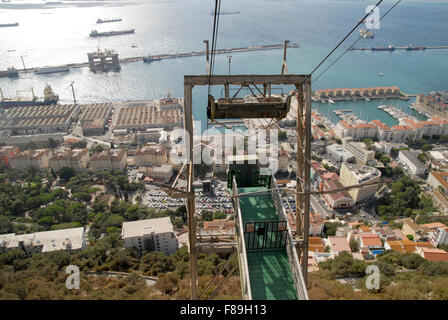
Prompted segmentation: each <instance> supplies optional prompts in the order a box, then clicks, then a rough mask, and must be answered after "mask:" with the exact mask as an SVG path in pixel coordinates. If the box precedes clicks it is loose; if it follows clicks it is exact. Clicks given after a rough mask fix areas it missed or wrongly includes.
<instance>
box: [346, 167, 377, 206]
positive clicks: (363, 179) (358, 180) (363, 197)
mask: <svg viewBox="0 0 448 320" xmlns="http://www.w3.org/2000/svg"><path fill="white" fill-rule="evenodd" d="M340 173H341V175H340V181H341V183H342V184H343V185H344V186H345V187H347V186H353V185H361V187H360V188H354V189H350V190H349V191H348V193H349V194H350V196H351V197H352V199H353V200H354V201H355V203H358V202H362V201H368V200H371V199H373V197H374V195H375V193H376V190H377V189H378V185H368V186H364V187H362V185H365V184H369V183H374V182H378V181H380V177H381V172H380V171H379V170H378V169H376V168H373V167H367V166H360V165H355V164H349V163H343V164H342V166H341V172H340Z"/></svg>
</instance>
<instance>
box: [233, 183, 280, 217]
mask: <svg viewBox="0 0 448 320" xmlns="http://www.w3.org/2000/svg"><path fill="white" fill-rule="evenodd" d="M260 190H266V188H265V187H247V188H238V193H246V192H254V191H260ZM239 199H240V208H241V215H242V218H243V222H249V221H275V220H278V215H277V212H276V210H275V204H274V201H273V200H272V197H271V196H270V195H269V194H254V195H251V196H243V197H240V198H239Z"/></svg>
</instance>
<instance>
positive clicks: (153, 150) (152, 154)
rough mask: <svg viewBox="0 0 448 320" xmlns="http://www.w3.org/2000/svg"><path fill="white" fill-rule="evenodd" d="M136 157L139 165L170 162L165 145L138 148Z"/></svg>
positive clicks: (146, 165) (145, 165)
mask: <svg viewBox="0 0 448 320" xmlns="http://www.w3.org/2000/svg"><path fill="white" fill-rule="evenodd" d="M134 159H135V164H136V165H137V166H139V167H150V166H160V165H162V164H166V163H167V162H168V157H167V154H166V149H165V147H163V146H147V147H143V148H141V149H138V150H137V151H136V152H135V154H134Z"/></svg>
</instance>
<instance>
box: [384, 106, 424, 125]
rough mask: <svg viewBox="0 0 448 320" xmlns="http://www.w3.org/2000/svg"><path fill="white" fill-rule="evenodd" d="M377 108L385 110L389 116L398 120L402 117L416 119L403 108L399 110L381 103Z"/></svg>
mask: <svg viewBox="0 0 448 320" xmlns="http://www.w3.org/2000/svg"><path fill="white" fill-rule="evenodd" d="M378 109H380V110H383V111H385V112H387V113H388V114H389V115H390V116H391V117H393V118H395V119H396V120H398V121H399V120H401V119H404V118H411V119H414V120H416V119H415V118H414V117H412V116H410V115H409V114H407V113H406V112H404V111H403V110H400V109H398V108H396V107H394V106H386V105H381V106H378Z"/></svg>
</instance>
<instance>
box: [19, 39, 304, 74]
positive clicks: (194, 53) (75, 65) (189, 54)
mask: <svg viewBox="0 0 448 320" xmlns="http://www.w3.org/2000/svg"><path fill="white" fill-rule="evenodd" d="M283 47H284V44H271V45H259V46H250V47H240V48H226V49H217V50H216V51H215V52H216V54H223V53H238V52H251V51H262V50H276V49H283ZM298 47H299V44H295V43H288V48H298ZM204 55H206V51H191V52H184V53H166V54H159V55H152V56H137V57H128V58H122V59H119V62H120V63H128V62H139V61H144V60H145V59H149V61H157V60H164V59H175V58H188V57H196V56H204ZM149 61H148V62H149ZM65 66H66V67H68V68H70V69H71V68H84V67H89V62H84V63H68V64H66V65H65ZM47 68H52V67H47ZM37 69H39V68H26V69H16V70H17V72H18V73H27V72H35V70H37Z"/></svg>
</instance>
